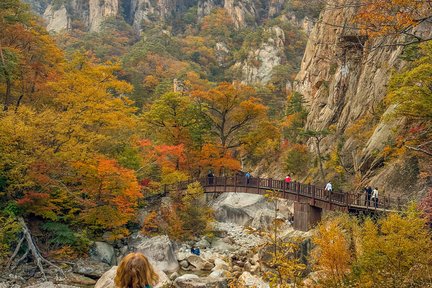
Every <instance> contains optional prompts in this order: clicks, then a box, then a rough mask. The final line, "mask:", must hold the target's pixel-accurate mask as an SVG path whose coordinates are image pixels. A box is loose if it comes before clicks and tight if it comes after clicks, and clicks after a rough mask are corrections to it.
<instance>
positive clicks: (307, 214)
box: [293, 202, 322, 231]
mask: <svg viewBox="0 0 432 288" xmlns="http://www.w3.org/2000/svg"><path fill="white" fill-rule="evenodd" d="M321 215H322V208H319V207H316V206H312V205H310V204H309V203H301V202H294V224H293V227H294V229H296V230H300V231H308V230H309V229H311V228H313V227H315V225H316V224H318V222H319V221H321Z"/></svg>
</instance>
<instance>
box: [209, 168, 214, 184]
mask: <svg viewBox="0 0 432 288" xmlns="http://www.w3.org/2000/svg"><path fill="white" fill-rule="evenodd" d="M207 177H208V184H209V185H213V179H214V174H213V172H212V171H211V170H210V171H209V173H208V175H207Z"/></svg>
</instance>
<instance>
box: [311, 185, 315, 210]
mask: <svg viewBox="0 0 432 288" xmlns="http://www.w3.org/2000/svg"><path fill="white" fill-rule="evenodd" d="M315 190H316V187H315V185H312V205H314V206H315V192H316V191H315Z"/></svg>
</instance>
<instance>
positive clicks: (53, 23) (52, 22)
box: [43, 5, 70, 32]
mask: <svg viewBox="0 0 432 288" xmlns="http://www.w3.org/2000/svg"><path fill="white" fill-rule="evenodd" d="M43 18H44V19H45V20H46V21H47V30H48V31H54V32H60V31H62V30H67V29H69V28H70V17H69V15H68V12H67V10H66V7H65V6H64V5H62V6H61V7H60V9H58V10H55V9H54V7H53V6H52V5H48V7H47V8H46V10H45V12H44V13H43Z"/></svg>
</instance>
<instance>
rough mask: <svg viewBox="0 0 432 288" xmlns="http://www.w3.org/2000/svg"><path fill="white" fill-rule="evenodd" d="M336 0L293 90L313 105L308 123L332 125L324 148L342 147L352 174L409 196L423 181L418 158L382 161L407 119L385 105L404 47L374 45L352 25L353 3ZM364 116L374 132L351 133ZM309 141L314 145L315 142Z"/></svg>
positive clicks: (324, 14) (313, 37) (324, 16)
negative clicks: (393, 115) (393, 116)
mask: <svg viewBox="0 0 432 288" xmlns="http://www.w3.org/2000/svg"><path fill="white" fill-rule="evenodd" d="M332 4H336V5H334V6H333V7H337V6H339V7H341V8H337V9H335V8H332V9H330V7H327V9H324V11H323V12H322V14H321V16H320V19H319V21H318V24H317V25H316V26H315V27H314V28H313V30H312V32H311V34H310V37H309V41H308V44H307V47H306V51H305V55H304V58H303V61H302V64H301V70H300V72H299V74H298V75H297V78H296V82H295V90H297V91H298V92H300V93H301V94H303V96H304V98H305V101H306V106H307V108H308V111H309V114H308V117H307V124H306V128H307V129H311V130H318V131H320V130H323V129H326V128H329V127H330V128H332V129H333V130H334V133H332V135H330V136H328V137H326V139H325V140H323V149H324V150H325V151H326V152H327V153H329V152H330V151H332V150H333V151H334V150H335V149H338V150H339V151H338V153H339V156H340V157H341V161H342V162H343V164H344V166H345V168H346V169H347V170H348V171H350V173H351V175H352V176H353V177H352V179H354V175H355V176H356V177H357V178H360V179H361V182H360V183H361V184H372V185H376V186H379V187H380V188H384V190H386V192H387V193H393V194H396V195H400V196H405V197H407V198H408V197H411V196H412V195H411V194H412V193H417V192H419V191H421V190H422V187H423V186H422V184H423V183H421V182H420V181H419V179H418V172H419V165H420V164H421V163H419V159H417V158H416V157H415V156H411V157H407V158H404V159H398V160H397V161H387V163H386V164H385V167H383V166H384V156H383V153H381V152H382V150H383V149H384V147H385V146H386V145H388V143H389V141H392V138H393V134H394V131H395V129H394V128H397V127H399V126H400V125H402V124H403V119H399V120H391V121H389V120H388V119H387V117H385V115H388V114H389V113H390V112H391V111H392V110H393V109H394V107H392V106H390V107H388V106H385V105H383V99H384V97H385V96H386V85H387V83H388V80H389V78H390V76H391V74H392V71H393V70H399V69H400V68H401V67H402V66H403V65H404V62H403V61H402V60H401V58H400V57H399V56H400V55H401V53H402V51H403V48H402V47H401V46H391V45H390V46H386V45H383V47H380V48H377V49H375V48H371V47H375V46H377V44H378V43H377V42H376V40H373V39H367V38H366V37H364V36H361V35H360V34H359V32H358V30H356V29H352V28H351V27H353V25H354V23H353V21H352V19H353V16H354V15H355V13H356V11H355V8H354V5H346V4H347V1H346V0H335V1H333V3H332ZM344 5H346V7H343V6H344ZM385 44H391V43H390V42H389V43H385ZM383 115H384V116H383ZM362 118H363V119H370V121H366V122H365V123H364V124H363V125H365V126H368V125H370V127H369V128H370V129H371V133H369V134H367V133H366V134H365V135H363V136H362V137H358V136H359V135H351V134H350V133H347V132H349V131H347V129H348V128H349V127H351V126H352V125H353V124H355V123H359V122H358V121H359V120H360V119H362ZM373 119H377V121H376V123H372V122H373ZM309 144H310V148H311V150H314V149H315V148H314V147H315V146H314V145H313V143H309ZM338 147H339V148H338ZM360 183H359V182H358V183H357V184H360ZM409 194H410V195H409Z"/></svg>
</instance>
